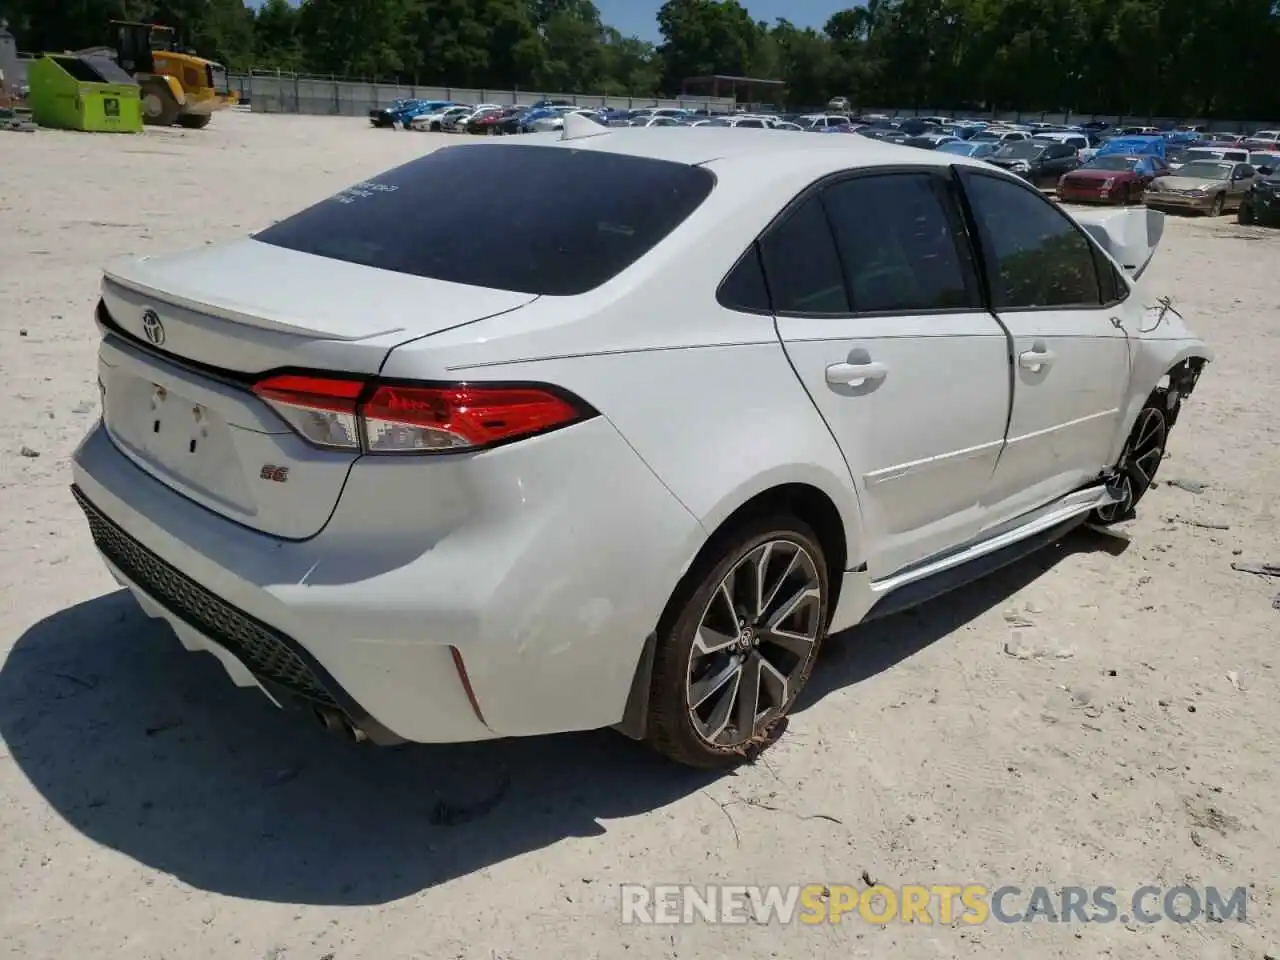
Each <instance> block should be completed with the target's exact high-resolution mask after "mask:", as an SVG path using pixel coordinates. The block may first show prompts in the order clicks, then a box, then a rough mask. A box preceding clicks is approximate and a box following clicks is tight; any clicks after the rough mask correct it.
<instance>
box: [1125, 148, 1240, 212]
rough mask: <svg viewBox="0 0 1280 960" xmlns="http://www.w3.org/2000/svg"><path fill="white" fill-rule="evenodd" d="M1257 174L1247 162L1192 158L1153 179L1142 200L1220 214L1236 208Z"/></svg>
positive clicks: (1157, 207) (1152, 204)
mask: <svg viewBox="0 0 1280 960" xmlns="http://www.w3.org/2000/svg"><path fill="white" fill-rule="evenodd" d="M1257 178H1258V173H1257V171H1256V170H1255V169H1254V168H1253V167H1252V166H1250V165H1249V164H1247V163H1232V162H1231V161H1229V160H1191V161H1188V162H1187V163H1184V164H1183V165H1182V166H1181V167H1180V168H1179V169H1178V170H1177V171H1176V172H1174V173H1172V174H1170V175H1168V176H1163V177H1156V178H1155V179H1154V180H1152V181H1151V183H1149V184H1148V185H1147V193H1146V197H1145V201H1146V204H1147V206H1148V207H1151V208H1152V209H1155V210H1170V209H1176V210H1188V211H1191V212H1193V213H1203V214H1208V215H1209V216H1211V217H1220V216H1222V214H1223V213H1224V212H1225V211H1228V210H1236V209H1238V208H1239V206H1240V201H1241V199H1242V198H1243V197H1244V195H1245V194H1246V193H1248V191H1249V188H1250V187H1252V186H1253V182H1254V181H1255V180H1256V179H1257Z"/></svg>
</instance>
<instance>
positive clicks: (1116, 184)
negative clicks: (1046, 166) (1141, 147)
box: [1058, 153, 1171, 204]
mask: <svg viewBox="0 0 1280 960" xmlns="http://www.w3.org/2000/svg"><path fill="white" fill-rule="evenodd" d="M1170 172H1171V171H1170V170H1169V165H1168V164H1166V163H1165V162H1164V161H1163V160H1161V159H1160V158H1159V157H1155V156H1140V157H1139V156H1125V155H1124V154H1119V153H1112V154H1107V155H1106V156H1101V157H1094V158H1093V159H1092V160H1090V161H1089V162H1088V163H1085V164H1083V165H1082V166H1079V167H1077V168H1076V169H1074V170H1072V171H1071V172H1070V173H1068V174H1066V175H1065V176H1063V178H1062V179H1061V180H1059V181H1058V200H1059V201H1061V202H1063V203H1114V204H1126V203H1137V202H1139V201H1140V200H1141V199H1142V193H1143V191H1144V190H1146V188H1147V184H1149V183H1150V182H1151V181H1152V180H1154V179H1155V178H1156V177H1159V176H1164V175H1166V174H1168V173H1170Z"/></svg>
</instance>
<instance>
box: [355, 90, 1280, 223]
mask: <svg viewBox="0 0 1280 960" xmlns="http://www.w3.org/2000/svg"><path fill="white" fill-rule="evenodd" d="M571 115H579V116H585V117H588V118H590V119H591V120H593V121H594V122H596V123H600V124H603V125H605V126H610V127H621V126H627V127H673V126H679V127H690V128H694V127H742V128H746V129H751V128H754V129H772V130H780V131H791V132H797V133H815V134H837V135H850V134H853V135H860V136H863V137H868V138H871V139H875V140H880V141H883V142H886V143H895V144H900V145H903V146H907V147H913V148H917V149H923V150H937V151H940V152H943V153H949V154H956V155H958V156H964V157H970V158H973V159H977V160H984V161H986V162H988V163H990V164H992V165H994V166H997V167H1000V168H1002V169H1004V170H1006V171H1008V172H1010V173H1013V174H1016V175H1017V176H1019V177H1021V178H1022V179H1024V180H1026V181H1027V182H1028V183H1031V184H1032V185H1034V186H1036V187H1039V188H1041V189H1053V190H1056V191H1057V192H1058V198H1059V200H1061V201H1063V202H1071V203H1104V204H1116V205H1128V204H1135V203H1146V204H1147V205H1148V206H1150V207H1153V208H1155V209H1162V210H1173V209H1180V210H1187V211H1191V212H1197V213H1203V214H1208V215H1210V216H1219V215H1221V214H1223V213H1226V212H1230V211H1238V215H1239V217H1240V219H1241V222H1242V223H1253V222H1259V223H1269V222H1272V221H1274V220H1275V219H1276V218H1277V216H1280V208H1277V206H1276V183H1277V181H1276V180H1275V179H1274V178H1273V171H1276V170H1280V131H1271V130H1259V131H1256V132H1255V133H1254V134H1253V135H1251V136H1250V137H1243V136H1240V135H1236V134H1221V133H1214V132H1207V131H1201V130H1194V129H1182V130H1173V131H1160V130H1157V129H1156V128H1154V127H1123V128H1119V129H1112V128H1108V127H1107V126H1106V125H1105V124H1097V123H1095V124H1082V125H1080V126H1068V125H1061V124H1049V123H1029V124H1010V123H999V122H988V121H977V120H955V119H952V118H950V117H944V116H935V117H886V116H879V115H872V116H854V115H851V114H849V113H845V112H839V111H838V110H835V109H829V110H828V111H827V112H819V113H805V114H775V113H745V112H737V113H732V114H721V115H713V114H710V113H709V112H707V111H695V110H688V109H681V108H676V107H648V108H641V109H635V110H614V109H604V108H590V107H581V106H578V105H576V104H573V103H570V102H568V101H565V100H550V99H548V100H541V101H538V102H537V103H533V104H515V105H502V104H495V103H482V104H462V103H455V102H452V101H441V100H409V101H397V102H396V103H394V104H390V105H388V106H387V107H384V108H380V109H378V110H374V111H371V112H370V114H369V119H370V122H371V123H372V124H373V125H374V126H376V127H399V128H401V129H408V130H422V131H429V132H443V133H459V134H462V133H466V134H471V135H479V136H510V135H515V134H523V133H550V132H555V131H557V130H562V129H563V128H564V123H565V118H566V117H568V116H571ZM1259 185H1261V186H1259Z"/></svg>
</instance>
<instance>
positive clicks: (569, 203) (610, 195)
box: [256, 144, 715, 296]
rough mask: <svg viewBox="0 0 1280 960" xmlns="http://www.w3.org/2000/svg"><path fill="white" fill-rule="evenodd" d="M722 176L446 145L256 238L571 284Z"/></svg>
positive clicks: (539, 283) (589, 278)
mask: <svg viewBox="0 0 1280 960" xmlns="http://www.w3.org/2000/svg"><path fill="white" fill-rule="evenodd" d="M714 184H715V178H714V177H713V176H712V175H711V173H709V172H708V171H706V170H704V169H703V168H701V167H693V166H688V165H686V164H680V163H670V162H668V161H665V160H651V159H647V158H642V157H630V156H625V155H622V154H616V153H606V152H603V151H599V150H573V149H565V148H561V147H533V146H526V145H523V144H498V145H488V144H480V145H474V146H460V147H446V148H444V149H442V150H436V151H434V152H432V153H429V154H427V155H426V156H424V157H421V158H419V159H417V160H412V161H410V162H409V163H406V164H404V165H403V166H400V167H396V168H395V169H394V170H389V171H388V172H386V173H384V174H382V175H380V176H378V177H375V178H373V179H372V180H368V181H365V182H363V183H359V184H356V185H355V186H354V187H350V188H348V189H347V190H344V191H343V192H341V193H339V194H337V195H335V196H333V197H331V198H330V199H328V200H322V201H321V202H320V203H318V204H316V205H315V206H313V207H310V208H308V209H306V210H304V211H302V212H301V213H298V214H296V215H294V216H292V217H290V218H289V219H287V220H282V221H281V222H280V223H277V224H275V225H274V226H271V227H268V228H267V229H266V230H264V231H262V232H261V233H259V234H257V236H256V239H257V240H260V241H262V242H263V243H270V244H273V245H274V246H278V247H286V248H288V249H290V250H299V251H301V252H303V253H310V254H314V255H316V256H320V257H329V258H332V259H334V260H344V261H346V262H348V263H359V264H363V265H365V266H370V267H377V268H379V269H382V270H391V271H394V272H396V273H408V274H414V275H416V276H420V277H431V278H433V279H436V280H447V281H450V282H453V283H466V284H471V285H473V286H478V287H495V288H499V289H503V290H517V291H520V292H522V293H538V294H550V295H560V296H565V295H573V294H578V293H583V292H585V291H587V290H591V289H592V288H594V287H597V286H599V285H600V284H602V283H604V282H606V281H608V280H610V279H611V278H613V277H614V276H616V275H617V274H618V273H620V272H621V271H623V270H625V269H626V268H627V267H628V266H630V265H631V264H632V263H634V262H635V261H636V260H637V259H639V258H640V257H641V256H643V255H644V254H645V253H646V252H648V251H649V250H650V249H651V248H652V247H653V246H654V245H655V244H657V243H658V242H659V241H660V240H662V239H663V238H664V237H665V236H667V234H669V233H670V232H671V231H672V230H674V229H675V228H676V227H677V226H678V225H679V224H680V223H681V222H682V221H683V220H684V219H685V218H686V217H688V216H689V214H691V213H692V212H693V211H694V210H695V209H696V208H697V207H698V205H699V204H701V203H702V201H703V200H705V199H706V197H707V195H708V194H709V193H710V192H711V189H712V187H713V186H714Z"/></svg>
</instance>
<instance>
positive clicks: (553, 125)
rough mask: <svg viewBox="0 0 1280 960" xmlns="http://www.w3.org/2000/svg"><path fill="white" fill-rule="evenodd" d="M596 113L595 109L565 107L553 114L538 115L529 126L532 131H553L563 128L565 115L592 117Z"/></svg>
mask: <svg viewBox="0 0 1280 960" xmlns="http://www.w3.org/2000/svg"><path fill="white" fill-rule="evenodd" d="M596 113H597V111H595V110H579V109H575V108H573V107H567V108H565V109H563V110H559V111H557V113H556V115H554V116H547V117H539V118H538V119H537V120H535V121H533V123H532V124H530V125H529V127H530V130H532V131H533V132H534V133H554V132H555V131H557V130H563V129H564V118H565V117H567V116H570V115H573V116H580V117H594V116H595V115H596Z"/></svg>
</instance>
